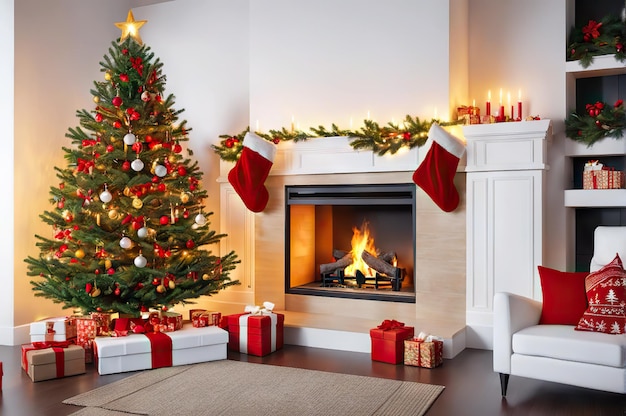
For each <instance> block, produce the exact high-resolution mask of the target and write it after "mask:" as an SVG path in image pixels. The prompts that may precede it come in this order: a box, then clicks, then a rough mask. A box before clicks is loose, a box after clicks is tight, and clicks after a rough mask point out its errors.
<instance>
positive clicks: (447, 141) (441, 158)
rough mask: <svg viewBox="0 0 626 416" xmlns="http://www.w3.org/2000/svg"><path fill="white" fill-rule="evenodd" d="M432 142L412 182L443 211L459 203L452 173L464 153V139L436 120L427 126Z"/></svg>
mask: <svg viewBox="0 0 626 416" xmlns="http://www.w3.org/2000/svg"><path fill="white" fill-rule="evenodd" d="M428 138H429V139H430V140H431V141H432V144H431V146H430V149H428V153H427V154H426V157H425V158H424V160H422V162H421V163H420V165H419V166H418V167H417V170H416V171H415V173H413V181H414V182H415V183H416V184H417V185H418V186H419V187H420V188H422V189H423V190H424V192H426V193H427V194H428V196H430V197H431V199H432V200H433V201H434V202H435V204H437V206H439V208H441V209H442V210H444V211H445V212H451V211H454V210H455V209H456V207H457V206H458V205H459V193H458V192H457V190H456V188H455V187H454V175H455V174H456V168H457V166H458V165H459V160H460V159H461V156H463V153H465V142H464V141H463V140H461V139H459V138H457V137H455V136H453V135H452V134H450V133H448V132H447V131H445V130H444V129H442V128H441V126H439V125H438V124H436V123H433V124H432V126H430V131H429V132H428Z"/></svg>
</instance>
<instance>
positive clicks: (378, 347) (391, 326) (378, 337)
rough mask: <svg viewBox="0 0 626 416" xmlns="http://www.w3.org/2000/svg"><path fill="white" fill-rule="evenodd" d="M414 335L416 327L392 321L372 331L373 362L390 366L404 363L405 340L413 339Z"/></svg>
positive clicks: (385, 322)
mask: <svg viewBox="0 0 626 416" xmlns="http://www.w3.org/2000/svg"><path fill="white" fill-rule="evenodd" d="M414 334H415V328H414V327H412V326H405V325H404V324H403V323H402V322H398V321H390V320H386V321H384V322H383V323H382V324H381V325H379V326H378V327H377V328H372V329H370V338H371V340H372V360H374V361H382V362H384V363H389V364H400V363H402V362H404V340H405V339H410V338H413V335H414Z"/></svg>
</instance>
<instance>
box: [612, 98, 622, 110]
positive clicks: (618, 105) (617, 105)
mask: <svg viewBox="0 0 626 416" xmlns="http://www.w3.org/2000/svg"><path fill="white" fill-rule="evenodd" d="M622 104H624V100H622V99H619V100H617V101H615V104H613V107H615V108H617V107H620V106H621V105H622Z"/></svg>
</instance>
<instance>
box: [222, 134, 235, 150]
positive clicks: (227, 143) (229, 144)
mask: <svg viewBox="0 0 626 416" xmlns="http://www.w3.org/2000/svg"><path fill="white" fill-rule="evenodd" d="M233 144H234V142H233V139H232V137H230V138H228V139H226V140H225V141H224V146H226V147H228V148H229V149H231V148H232V147H233Z"/></svg>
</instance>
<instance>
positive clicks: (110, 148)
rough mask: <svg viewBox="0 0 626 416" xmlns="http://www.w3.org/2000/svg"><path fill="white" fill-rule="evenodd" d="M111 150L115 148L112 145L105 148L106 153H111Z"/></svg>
mask: <svg viewBox="0 0 626 416" xmlns="http://www.w3.org/2000/svg"><path fill="white" fill-rule="evenodd" d="M113 150H115V147H114V146H113V145H112V144H110V145H108V146H107V153H111V152H112V151H113Z"/></svg>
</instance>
